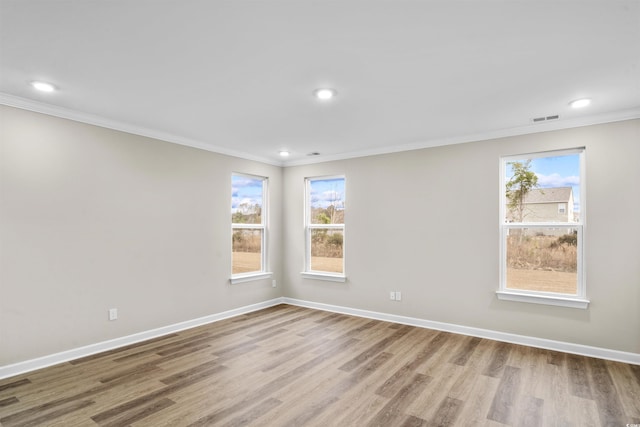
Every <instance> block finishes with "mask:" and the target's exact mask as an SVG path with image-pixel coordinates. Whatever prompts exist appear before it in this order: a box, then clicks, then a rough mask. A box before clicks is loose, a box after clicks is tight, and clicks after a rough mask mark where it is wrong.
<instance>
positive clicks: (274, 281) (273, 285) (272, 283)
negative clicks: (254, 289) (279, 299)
mask: <svg viewBox="0 0 640 427" xmlns="http://www.w3.org/2000/svg"><path fill="white" fill-rule="evenodd" d="M271 287H273V288H275V287H276V280H275V279H273V280H272V281H271Z"/></svg>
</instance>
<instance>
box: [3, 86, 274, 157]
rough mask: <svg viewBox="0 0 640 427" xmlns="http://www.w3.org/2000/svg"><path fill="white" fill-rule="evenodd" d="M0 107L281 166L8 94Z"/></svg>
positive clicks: (223, 149)
mask: <svg viewBox="0 0 640 427" xmlns="http://www.w3.org/2000/svg"><path fill="white" fill-rule="evenodd" d="M0 104H2V105H7V106H9V107H14V108H20V109H23V110H28V111H34V112H36V113H41V114H47V115H49V116H54V117H60V118H63V119H68V120H73V121H76V122H80V123H86V124H90V125H94V126H100V127H103V128H107V129H113V130H117V131H120V132H126V133H131V134H134V135H140V136H145V137H147V138H153V139H158V140H160V141H164V142H170V143H173V144H178V145H184V146H187V147H192V148H199V149H200V150H205V151H211V152H213V153H218V154H224V155H227V156H233V157H240V158H242V159H247V160H254V161H257V162H262V163H266V164H269V165H274V166H281V167H282V166H283V163H282V162H275V161H273V160H272V159H269V158H266V157H260V156H256V155H253V154H250V153H247V152H244V151H238V150H230V149H228V148H223V147H220V146H216V145H213V144H211V143H208V142H204V141H198V140H195V139H190V138H185V137H183V136H178V135H174V134H171V133H168V132H162V131H158V130H154V129H149V128H145V127H142V126H137V125H134V124H131V123H126V122H122V121H119V120H113V119H108V118H106V117H102V116H99V115H96V114H89V113H83V112H81V111H77V110H72V109H69V108H64V107H59V106H57V105H51V104H45V103H43V102H38V101H33V100H31V99H26V98H21V97H19V96H15V95H9V94H8V93H3V92H0Z"/></svg>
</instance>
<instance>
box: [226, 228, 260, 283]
mask: <svg viewBox="0 0 640 427" xmlns="http://www.w3.org/2000/svg"><path fill="white" fill-rule="evenodd" d="M232 240H233V253H232V270H231V272H232V274H238V273H249V272H254V271H262V230H250V229H243V228H234V229H233V237H232Z"/></svg>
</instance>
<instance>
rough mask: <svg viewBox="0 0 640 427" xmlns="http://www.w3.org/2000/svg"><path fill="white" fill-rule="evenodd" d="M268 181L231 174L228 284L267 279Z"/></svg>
mask: <svg viewBox="0 0 640 427" xmlns="http://www.w3.org/2000/svg"><path fill="white" fill-rule="evenodd" d="M266 199H267V179H266V178H263V177H257V176H253V175H243V174H235V173H234V174H232V175H231V248H232V249H231V283H239V282H244V281H247V280H254V279H261V278H266V277H270V276H271V273H268V272H267V267H266V266H267V255H266V247H267V228H266V224H267V203H266Z"/></svg>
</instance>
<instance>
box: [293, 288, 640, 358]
mask: <svg viewBox="0 0 640 427" xmlns="http://www.w3.org/2000/svg"><path fill="white" fill-rule="evenodd" d="M282 302H283V303H284V304H290V305H296V306H300V307H308V308H314V309H318V310H324V311H331V312H334V313H342V314H349V315H352V316H358V317H366V318H368V319H376V320H384V321H386V322H393V323H401V324H403V325H411V326H417V327H420V328H427V329H435V330H438V331H445V332H453V333H456V334H461V335H469V336H473V337H479V338H488V339H491V340H495V341H503V342H508V343H512V344H520V345H526V346H529V347H537V348H543V349H546V350H555V351H561V352H564V353H572V354H579V355H581V356H589V357H596V358H598V359H607V360H613V361H616V362H624V363H630V364H632V365H640V354H637V353H628V352H624V351H618V350H609V349H606V348H600V347H591V346H588V345H582V344H573V343H567V342H562V341H554V340H547V339H544V338H535V337H528V336H524V335H516V334H509V333H506V332H498V331H492V330H489V329H480V328H473V327H469V326H460V325H454V324H452V323H443V322H434V321H432V320H425V319H418V318H415V317H405V316H398V315H395V314H388V313H379V312H375V311H368V310H360V309H357V308H350V307H341V306H337V305H330V304H322V303H317V302H311V301H303V300H298V299H294V298H286V297H283V298H282Z"/></svg>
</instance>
